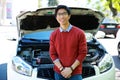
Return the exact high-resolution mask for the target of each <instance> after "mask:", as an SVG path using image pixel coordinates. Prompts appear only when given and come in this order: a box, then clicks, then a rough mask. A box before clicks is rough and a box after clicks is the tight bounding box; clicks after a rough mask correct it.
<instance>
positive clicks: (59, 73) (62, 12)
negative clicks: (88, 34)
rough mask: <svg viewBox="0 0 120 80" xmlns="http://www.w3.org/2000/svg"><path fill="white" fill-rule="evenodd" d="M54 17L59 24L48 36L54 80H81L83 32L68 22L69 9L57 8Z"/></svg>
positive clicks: (83, 45) (84, 54) (84, 55)
mask: <svg viewBox="0 0 120 80" xmlns="http://www.w3.org/2000/svg"><path fill="white" fill-rule="evenodd" d="M55 17H56V19H57V21H58V23H59V24H60V27H59V28H57V29H56V30H55V31H54V32H53V33H52V34H51V36H50V49H49V52H50V56H51V59H52V61H53V63H54V64H55V66H54V71H55V80H82V62H83V60H84V59H85V57H86V54H87V43H86V38H85V34H84V31H83V30H81V29H80V28H77V27H76V26H74V25H72V24H71V23H70V22H69V19H70V17H71V12H70V9H69V8H68V7H67V6H65V5H59V6H57V8H56V10H55Z"/></svg>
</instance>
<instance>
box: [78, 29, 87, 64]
mask: <svg viewBox="0 0 120 80" xmlns="http://www.w3.org/2000/svg"><path fill="white" fill-rule="evenodd" d="M78 44H79V48H78V49H79V51H78V57H77V60H79V62H80V63H82V62H83V60H84V59H85V57H86V54H87V42H86V37H85V33H84V32H83V31H82V33H81V34H80V35H79V43H78Z"/></svg>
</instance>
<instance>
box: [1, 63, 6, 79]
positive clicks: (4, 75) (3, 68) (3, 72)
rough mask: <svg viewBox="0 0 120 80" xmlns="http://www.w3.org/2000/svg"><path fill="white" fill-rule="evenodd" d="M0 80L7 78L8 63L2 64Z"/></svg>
mask: <svg viewBox="0 0 120 80" xmlns="http://www.w3.org/2000/svg"><path fill="white" fill-rule="evenodd" d="M0 80H7V63H4V64H0Z"/></svg>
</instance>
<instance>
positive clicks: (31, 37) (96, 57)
mask: <svg viewBox="0 0 120 80" xmlns="http://www.w3.org/2000/svg"><path fill="white" fill-rule="evenodd" d="M70 9H71V14H72V15H71V19H70V23H71V24H72V25H75V26H78V27H79V28H81V29H83V30H84V31H85V32H86V39H87V45H88V54H87V56H86V59H85V60H84V62H83V70H82V77H83V80H115V65H114V61H113V58H112V56H111V55H110V54H109V53H108V52H107V51H106V49H105V48H104V47H103V45H102V44H101V43H99V42H98V41H97V39H95V38H94V35H95V34H96V32H97V30H98V28H99V25H100V24H101V22H102V20H103V19H104V15H103V14H102V13H101V12H99V11H95V10H92V9H87V8H78V7H70ZM54 11H55V7H49V8H41V9H38V10H36V11H28V12H25V13H22V14H20V15H18V16H17V27H18V32H19V33H18V34H19V38H18V44H17V46H16V55H15V56H14V57H13V58H12V60H11V61H10V62H9V63H8V64H7V80H54V71H53V63H52V61H51V59H50V57H49V37H50V34H51V32H52V31H53V30H54V29H55V28H56V27H58V26H59V24H58V23H57V21H56V19H55V16H54Z"/></svg>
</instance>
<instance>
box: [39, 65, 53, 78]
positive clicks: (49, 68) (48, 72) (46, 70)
mask: <svg viewBox="0 0 120 80" xmlns="http://www.w3.org/2000/svg"><path fill="white" fill-rule="evenodd" d="M37 77H38V78H43V79H48V80H54V71H53V65H52V64H45V65H41V66H40V67H39V68H38V74H37Z"/></svg>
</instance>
